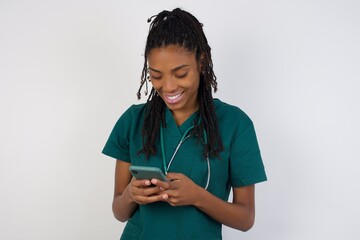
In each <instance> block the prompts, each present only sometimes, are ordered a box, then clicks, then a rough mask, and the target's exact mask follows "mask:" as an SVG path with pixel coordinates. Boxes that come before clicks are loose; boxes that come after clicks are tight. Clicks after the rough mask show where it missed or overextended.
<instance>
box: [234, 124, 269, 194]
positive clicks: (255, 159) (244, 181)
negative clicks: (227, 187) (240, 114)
mask: <svg viewBox="0 0 360 240" xmlns="http://www.w3.org/2000/svg"><path fill="white" fill-rule="evenodd" d="M246 122H247V123H246V126H245V127H238V128H237V131H238V132H236V135H235V138H234V140H233V142H232V144H231V148H230V181H231V185H232V186H233V187H241V186H247V185H252V184H255V183H259V182H262V181H266V180H267V177H266V173H265V169H264V165H263V162H262V158H261V154H260V149H259V145H258V141H257V138H256V133H255V129H254V125H253V123H252V121H251V120H250V119H247V121H246ZM238 124H240V123H238ZM241 124H242V125H243V124H244V122H242V123H241Z"/></svg>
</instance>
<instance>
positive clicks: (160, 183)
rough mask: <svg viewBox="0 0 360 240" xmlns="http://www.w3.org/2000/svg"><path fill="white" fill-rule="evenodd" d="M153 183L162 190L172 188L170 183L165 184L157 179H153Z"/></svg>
mask: <svg viewBox="0 0 360 240" xmlns="http://www.w3.org/2000/svg"><path fill="white" fill-rule="evenodd" d="M151 183H152V184H154V185H156V186H158V187H160V189H161V190H164V189H169V188H170V182H164V181H161V180H159V179H156V178H153V179H151Z"/></svg>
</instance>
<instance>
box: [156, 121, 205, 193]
mask: <svg viewBox="0 0 360 240" xmlns="http://www.w3.org/2000/svg"><path fill="white" fill-rule="evenodd" d="M192 128H193V127H190V128H189V129H188V130H187V131H186V132H185V134H184V137H183V138H182V139H181V140H180V142H179V144H178V145H177V146H176V148H175V151H174V153H173V155H172V156H171V159H170V161H169V163H168V164H167V166H166V167H165V151H164V137H163V131H162V127H161V128H160V137H161V148H162V149H161V150H162V155H163V162H164V171H165V175H167V173H168V171H169V169H170V166H171V163H172V162H173V160H174V158H175V156H176V154H177V152H178V151H179V149H180V147H181V145H182V144H183V142H185V140H186V139H188V138H189V137H190V136H191V135H187V133H188V132H189V131H190V130H191V129H192ZM186 135H187V136H186ZM201 141H202V143H203V144H204V145H205V143H204V140H203V139H201ZM206 163H207V169H208V171H207V172H208V174H207V180H206V185H205V188H204V189H205V190H206V189H207V188H208V187H209V183H210V175H211V172H210V160H209V156H206Z"/></svg>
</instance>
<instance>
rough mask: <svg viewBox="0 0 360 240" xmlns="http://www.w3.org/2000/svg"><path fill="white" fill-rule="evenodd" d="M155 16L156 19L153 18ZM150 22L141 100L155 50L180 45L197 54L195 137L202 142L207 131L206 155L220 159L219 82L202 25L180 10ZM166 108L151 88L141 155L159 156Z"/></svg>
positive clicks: (139, 96) (166, 13) (221, 147)
mask: <svg viewBox="0 0 360 240" xmlns="http://www.w3.org/2000/svg"><path fill="white" fill-rule="evenodd" d="M154 17H155V19H153V18H154ZM152 19H153V20H152ZM151 21H152V22H151ZM148 22H151V24H150V29H149V35H148V37H147V42H146V46H145V54H144V67H143V70H142V74H141V83H140V88H139V90H138V92H137V97H138V99H140V98H141V93H140V92H141V89H142V87H143V85H144V84H146V90H145V95H146V93H147V90H148V89H147V88H148V86H147V77H148V67H147V58H148V55H149V53H150V51H151V50H152V49H153V48H159V47H165V46H168V45H179V46H181V47H184V48H185V49H187V50H189V51H191V52H194V53H195V57H196V59H197V61H200V65H201V76H200V84H199V89H198V100H199V115H200V116H199V118H200V121H199V118H197V119H195V121H194V125H195V128H194V134H195V135H196V136H198V138H199V139H200V140H201V139H202V138H203V133H204V131H205V132H206V135H207V139H206V142H207V144H206V146H205V151H204V154H205V155H210V156H216V157H219V153H220V152H221V151H223V150H224V146H223V143H222V140H221V135H220V132H219V128H218V121H217V118H216V114H215V109H214V104H213V97H212V88H213V89H214V92H216V91H217V82H216V76H215V74H214V71H213V64H212V59H211V48H210V46H209V44H208V42H207V39H206V36H205V34H204V32H203V29H202V24H201V23H200V22H199V21H198V20H197V19H196V18H195V17H194V16H193V15H191V14H190V13H188V12H186V11H184V10H181V9H179V8H176V9H174V10H173V11H172V12H169V11H162V12H160V13H159V14H158V15H156V16H153V17H151V18H150V19H149V20H148ZM165 107H166V105H165V103H164V101H163V100H162V99H161V97H160V96H159V95H158V93H157V92H156V90H155V89H154V88H152V89H151V92H150V95H149V97H148V99H147V102H146V113H145V119H144V125H143V129H142V134H143V149H142V150H140V153H144V154H145V155H146V157H149V156H150V155H153V154H155V153H156V147H155V146H156V141H157V139H158V136H159V131H160V123H162V124H163V127H165V120H164V116H165ZM198 123H199V124H198Z"/></svg>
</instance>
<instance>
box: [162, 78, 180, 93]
mask: <svg viewBox="0 0 360 240" xmlns="http://www.w3.org/2000/svg"><path fill="white" fill-rule="evenodd" d="M176 88H177V85H176V81H175V79H174V78H173V77H167V78H166V79H165V80H164V84H163V89H164V91H165V92H172V91H174V90H176Z"/></svg>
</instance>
